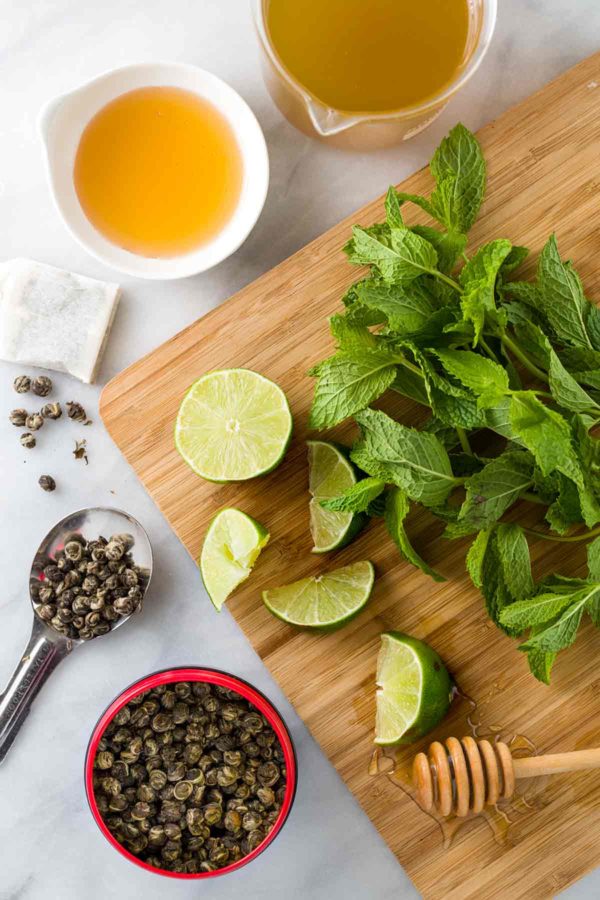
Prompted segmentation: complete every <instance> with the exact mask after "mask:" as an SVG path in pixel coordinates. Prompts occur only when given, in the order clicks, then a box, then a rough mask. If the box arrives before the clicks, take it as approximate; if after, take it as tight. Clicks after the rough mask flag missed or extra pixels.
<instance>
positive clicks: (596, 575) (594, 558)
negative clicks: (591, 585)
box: [587, 537, 600, 582]
mask: <svg viewBox="0 0 600 900" xmlns="http://www.w3.org/2000/svg"><path fill="white" fill-rule="evenodd" d="M587 563H588V571H589V573H590V580H591V581H597V582H600V537H597V538H596V540H595V541H592V543H591V544H588V548H587Z"/></svg>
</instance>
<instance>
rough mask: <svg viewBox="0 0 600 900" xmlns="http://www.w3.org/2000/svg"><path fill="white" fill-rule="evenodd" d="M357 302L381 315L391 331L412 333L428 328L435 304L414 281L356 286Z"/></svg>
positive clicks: (374, 281)
mask: <svg viewBox="0 0 600 900" xmlns="http://www.w3.org/2000/svg"><path fill="white" fill-rule="evenodd" d="M357 297H358V301H359V303H361V304H362V305H363V306H366V307H368V308H369V309H372V310H377V311H378V312H380V313H382V314H383V316H384V317H385V319H387V322H388V323H389V326H390V328H391V329H392V331H394V332H396V333H398V334H401V335H402V334H411V333H412V332H415V331H419V330H420V329H421V328H423V327H424V326H426V325H427V323H428V321H429V319H430V317H431V316H432V314H433V313H434V312H435V311H436V308H437V307H436V303H435V300H434V299H433V297H432V296H431V294H430V293H429V292H428V291H427V290H426V288H425V287H424V286H423V285H421V284H419V282H418V281H413V282H412V283H411V284H407V285H405V286H403V285H401V284H387V283H386V282H381V281H377V280H375V279H371V280H367V281H364V282H362V283H361V284H359V285H358V286H357Z"/></svg>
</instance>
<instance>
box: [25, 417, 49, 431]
mask: <svg viewBox="0 0 600 900" xmlns="http://www.w3.org/2000/svg"><path fill="white" fill-rule="evenodd" d="M43 424H44V419H43V418H42V416H41V415H40V414H39V413H31V414H30V415H28V416H27V418H26V419H25V428H28V429H29V430H30V431H39V429H40V428H41V427H42V425H43Z"/></svg>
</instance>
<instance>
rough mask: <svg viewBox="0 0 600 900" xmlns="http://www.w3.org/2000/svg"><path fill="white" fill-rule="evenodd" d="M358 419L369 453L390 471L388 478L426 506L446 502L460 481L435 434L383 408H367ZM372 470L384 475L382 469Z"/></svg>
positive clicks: (411, 497)
mask: <svg viewBox="0 0 600 900" xmlns="http://www.w3.org/2000/svg"><path fill="white" fill-rule="evenodd" d="M356 421H357V422H358V424H359V425H360V427H361V430H362V432H363V441H364V447H365V449H366V451H367V453H368V454H369V455H370V456H371V457H372V458H373V459H375V460H377V461H378V462H379V463H380V464H381V465H382V466H383V470H384V471H385V472H386V473H388V474H389V476H390V477H389V478H385V480H386V481H391V482H392V483H393V484H395V485H396V486H397V487H400V488H402V489H403V490H404V491H405V492H406V493H407V494H408V496H409V497H410V499H411V500H415V501H419V502H420V503H422V504H423V505H424V506H439V505H441V504H443V503H444V501H445V500H446V498H447V497H448V495H449V494H450V492H451V491H452V490H453V488H455V487H456V484H457V482H456V479H455V478H454V475H453V474H452V468H451V466H450V460H449V458H448V453H447V452H446V449H445V447H444V446H443V444H442V443H441V442H440V441H439V440H438V439H437V438H436V437H435V435H433V434H427V432H421V431H416V430H415V429H414V428H408V427H407V426H406V425H401V424H400V423H399V422H395V421H394V420H393V419H391V418H390V417H389V416H387V415H386V414H385V413H383V412H381V411H379V410H372V409H365V410H363V411H362V412H361V413H358V414H357V415H356ZM358 465H359V466H360V465H361V463H358ZM361 467H362V466H361ZM367 471H368V470H367ZM369 474H370V475H374V476H375V477H382V476H381V475H380V474H379V473H378V472H375V473H373V472H369Z"/></svg>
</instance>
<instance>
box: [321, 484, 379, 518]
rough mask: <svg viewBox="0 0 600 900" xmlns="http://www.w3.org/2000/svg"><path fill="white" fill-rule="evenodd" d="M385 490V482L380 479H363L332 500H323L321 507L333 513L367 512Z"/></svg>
mask: <svg viewBox="0 0 600 900" xmlns="http://www.w3.org/2000/svg"><path fill="white" fill-rule="evenodd" d="M384 490H385V481H382V480H381V479H380V478H363V480H362V481H359V482H358V483H357V484H353V485H352V487H351V488H348V490H347V491H346V492H345V493H343V494H341V496H339V497H333V498H332V499H330V500H321V501H320V503H321V506H323V507H324V508H325V509H330V510H332V511H333V512H352V513H361V512H366V510H367V509H368V507H369V504H370V503H371V502H372V501H373V500H375V499H376V498H377V497H379V495H380V494H381V493H382V492H383V491H384Z"/></svg>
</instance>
